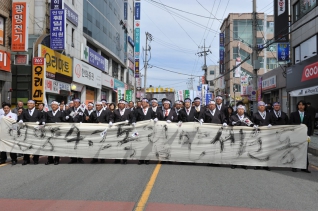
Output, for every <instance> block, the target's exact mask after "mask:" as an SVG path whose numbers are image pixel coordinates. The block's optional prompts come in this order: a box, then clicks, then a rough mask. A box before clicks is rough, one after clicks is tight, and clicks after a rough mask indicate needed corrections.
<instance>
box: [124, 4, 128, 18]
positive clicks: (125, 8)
mask: <svg viewBox="0 0 318 211" xmlns="http://www.w3.org/2000/svg"><path fill="white" fill-rule="evenodd" d="M127 6H128V3H127V2H124V20H127Z"/></svg>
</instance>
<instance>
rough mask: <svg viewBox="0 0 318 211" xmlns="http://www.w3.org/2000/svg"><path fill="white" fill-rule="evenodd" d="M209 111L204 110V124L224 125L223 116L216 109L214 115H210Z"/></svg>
mask: <svg viewBox="0 0 318 211" xmlns="http://www.w3.org/2000/svg"><path fill="white" fill-rule="evenodd" d="M211 112H212V111H210V109H206V111H205V113H204V123H214V124H223V123H225V122H226V121H225V116H224V114H223V113H221V111H219V110H218V109H217V108H215V109H214V115H212V113H213V112H212V113H211Z"/></svg>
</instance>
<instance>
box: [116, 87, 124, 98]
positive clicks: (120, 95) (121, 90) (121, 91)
mask: <svg viewBox="0 0 318 211" xmlns="http://www.w3.org/2000/svg"><path fill="white" fill-rule="evenodd" d="M117 99H118V101H119V100H121V99H125V88H124V87H120V88H117Z"/></svg>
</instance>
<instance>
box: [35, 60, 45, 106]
mask: <svg viewBox="0 0 318 211" xmlns="http://www.w3.org/2000/svg"><path fill="white" fill-rule="evenodd" d="M44 89H45V59H44V58H43V57H34V58H33V60H32V100H34V101H35V104H36V105H38V104H39V103H41V102H44V95H45V93H44V92H45V91H44Z"/></svg>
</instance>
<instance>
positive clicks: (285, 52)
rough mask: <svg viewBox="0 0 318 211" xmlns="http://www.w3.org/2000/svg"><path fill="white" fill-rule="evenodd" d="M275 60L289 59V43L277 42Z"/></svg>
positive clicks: (283, 60)
mask: <svg viewBox="0 0 318 211" xmlns="http://www.w3.org/2000/svg"><path fill="white" fill-rule="evenodd" d="M277 61H279V62H288V61H289V43H277Z"/></svg>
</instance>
